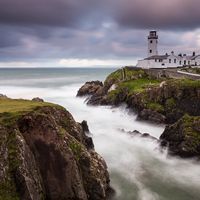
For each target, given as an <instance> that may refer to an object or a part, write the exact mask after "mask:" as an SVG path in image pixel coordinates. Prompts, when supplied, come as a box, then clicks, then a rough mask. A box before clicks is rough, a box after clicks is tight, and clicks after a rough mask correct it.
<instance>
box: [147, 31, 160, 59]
mask: <svg viewBox="0 0 200 200" xmlns="http://www.w3.org/2000/svg"><path fill="white" fill-rule="evenodd" d="M157 46H158V35H157V32H156V31H150V33H149V36H148V57H151V56H155V55H158V47H157Z"/></svg>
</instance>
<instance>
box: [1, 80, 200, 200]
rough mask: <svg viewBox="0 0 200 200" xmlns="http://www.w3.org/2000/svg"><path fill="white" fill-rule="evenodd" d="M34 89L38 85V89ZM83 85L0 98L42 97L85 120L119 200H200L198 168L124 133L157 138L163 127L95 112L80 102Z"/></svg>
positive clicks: (17, 91) (15, 90)
mask: <svg viewBox="0 0 200 200" xmlns="http://www.w3.org/2000/svg"><path fill="white" fill-rule="evenodd" d="M34 84H35V83H34ZM79 87H80V84H79V83H77V84H68V85H63V86H59V87H56V88H55V87H52V86H51V87H50V86H49V87H47V86H46V85H45V86H44V87H42V85H40V87H37V85H33V86H32V87H27V86H25V87H24V86H11V85H5V84H4V85H0V93H4V94H7V95H8V96H10V97H13V98H28V99H31V98H33V97H37V96H39V97H41V98H44V99H45V100H46V101H51V102H54V103H58V104H61V105H63V106H64V107H66V108H67V109H68V110H69V111H70V112H71V113H72V114H73V116H74V118H75V119H76V120H77V121H82V120H84V119H85V120H87V121H88V124H89V128H90V131H91V133H92V137H93V139H94V143H95V148H96V150H97V151H98V152H99V153H100V154H101V155H102V156H103V157H104V158H105V160H106V162H107V164H108V168H109V171H110V174H111V183H112V186H113V187H114V188H115V190H116V192H117V194H116V197H115V200H198V199H200V198H199V196H200V191H199V187H200V165H199V163H197V162H195V161H193V160H182V159H178V158H171V157H168V156H167V154H166V152H164V153H161V152H160V150H159V146H158V144H157V143H156V142H155V141H153V140H150V139H147V138H146V139H145V138H141V137H132V136H131V135H129V134H127V133H123V132H121V131H120V129H125V130H127V131H133V130H138V131H140V132H142V133H145V132H147V133H150V134H151V135H152V136H154V137H157V138H159V136H160V134H161V133H162V132H163V130H164V126H158V125H155V124H150V123H146V122H140V121H137V120H136V115H135V114H133V113H132V114H130V113H128V111H127V110H126V109H125V107H123V106H122V107H120V108H111V107H106V106H105V107H92V106H87V105H86V104H85V103H84V99H83V98H76V97H75V96H76V92H77V90H78V88H79Z"/></svg>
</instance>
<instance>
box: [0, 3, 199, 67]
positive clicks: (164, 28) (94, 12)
mask: <svg viewBox="0 0 200 200" xmlns="http://www.w3.org/2000/svg"><path fill="white" fill-rule="evenodd" d="M199 8H200V1H199V0H0V67H87V66H112V67H115V66H123V65H135V64H136V62H137V60H138V59H142V58H144V57H146V56H147V35H148V32H149V31H150V30H157V31H158V35H159V47H158V49H159V53H160V54H165V53H166V52H168V53H170V52H171V51H174V52H175V53H177V54H178V53H187V54H191V53H192V52H193V51H196V52H197V53H199V54H200V20H199V19H200V11H199Z"/></svg>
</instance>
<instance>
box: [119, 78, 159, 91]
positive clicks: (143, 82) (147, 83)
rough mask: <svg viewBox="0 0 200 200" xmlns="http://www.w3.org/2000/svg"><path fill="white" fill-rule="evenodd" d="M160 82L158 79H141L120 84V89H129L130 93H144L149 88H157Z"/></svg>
mask: <svg viewBox="0 0 200 200" xmlns="http://www.w3.org/2000/svg"><path fill="white" fill-rule="evenodd" d="M159 84H160V81H159V80H157V79H149V78H139V79H137V80H130V81H125V82H122V83H120V84H119V87H122V88H127V89H128V90H129V92H133V93H135V92H142V91H144V90H145V89H146V88H147V87H152V86H157V85H159Z"/></svg>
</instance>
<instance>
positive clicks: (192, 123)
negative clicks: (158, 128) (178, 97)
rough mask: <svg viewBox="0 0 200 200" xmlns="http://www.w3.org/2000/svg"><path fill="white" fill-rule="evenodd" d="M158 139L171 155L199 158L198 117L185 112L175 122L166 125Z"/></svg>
mask: <svg viewBox="0 0 200 200" xmlns="http://www.w3.org/2000/svg"><path fill="white" fill-rule="evenodd" d="M160 141H161V146H162V147H166V148H168V151H169V154H171V155H175V156H180V157H182V158H191V157H198V158H200V117H199V116H198V117H193V116H189V115H187V114H186V115H184V116H183V117H182V118H181V119H180V120H178V121H177V122H176V123H174V124H172V125H167V126H166V128H165V130H164V132H163V133H162V135H161V136H160Z"/></svg>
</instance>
